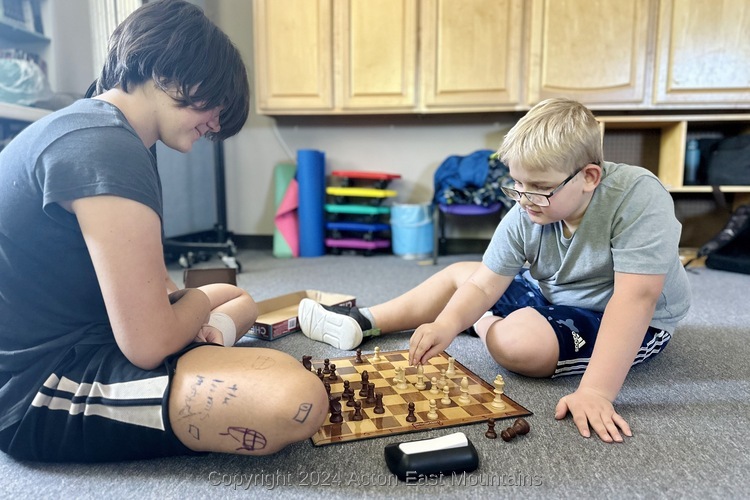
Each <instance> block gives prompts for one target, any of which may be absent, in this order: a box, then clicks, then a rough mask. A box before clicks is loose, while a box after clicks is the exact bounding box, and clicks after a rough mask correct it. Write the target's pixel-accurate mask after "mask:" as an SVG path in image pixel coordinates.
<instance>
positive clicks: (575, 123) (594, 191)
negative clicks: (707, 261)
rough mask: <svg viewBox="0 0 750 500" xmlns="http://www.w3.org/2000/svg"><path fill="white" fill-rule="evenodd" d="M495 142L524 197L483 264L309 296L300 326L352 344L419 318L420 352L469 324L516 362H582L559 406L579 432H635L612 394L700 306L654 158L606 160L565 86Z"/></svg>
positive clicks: (443, 343)
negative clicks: (386, 292)
mask: <svg viewBox="0 0 750 500" xmlns="http://www.w3.org/2000/svg"><path fill="white" fill-rule="evenodd" d="M498 154H499V156H500V159H501V160H502V161H503V163H505V164H506V165H507V166H508V168H509V169H510V176H511V177H512V179H513V180H514V185H513V186H512V187H510V186H509V187H506V188H504V189H503V190H504V192H505V194H506V195H507V196H509V197H510V198H512V199H514V200H516V201H517V204H516V205H515V206H514V207H513V208H512V209H511V210H510V211H509V213H508V214H507V215H506V216H505V217H503V219H502V221H501V222H500V224H499V225H498V227H497V229H496V231H495V234H494V235H493V237H492V240H491V242H490V244H489V246H488V248H487V250H486V251H485V253H484V256H483V258H482V262H481V263H480V262H461V263H457V264H453V265H451V266H449V267H447V268H445V269H443V270H442V271H440V272H438V273H437V274H435V275H434V276H432V277H430V278H429V279H428V280H426V281H425V282H424V283H422V284H420V285H418V286H417V287H415V288H414V289H412V290H410V291H408V292H406V293H404V294H403V295H401V296H399V297H397V298H395V299H393V300H390V301H388V302H385V303H383V304H379V305H376V306H373V307H371V308H367V309H363V308H361V309H358V310H356V309H355V310H352V311H350V312H346V311H339V312H334V311H330V310H327V309H325V308H323V307H322V306H320V305H318V304H316V303H314V302H305V303H303V304H301V305H300V322H301V325H302V328H303V332H304V333H305V334H306V335H307V336H308V337H310V338H312V339H315V340H321V339H323V332H325V333H326V341H328V339H329V338H331V336H334V337H336V338H338V339H339V340H343V341H344V342H340V344H341V345H342V348H353V347H355V346H353V345H352V344H354V343H357V344H358V343H359V342H360V341H361V339H362V336H363V334H364V335H366V333H367V331H369V330H370V329H375V328H376V329H379V330H381V331H382V332H383V333H388V332H396V331H402V330H406V329H410V328H416V331H415V332H414V334H413V335H412V337H411V339H410V343H409V344H410V346H409V351H410V359H411V362H412V363H414V364H418V363H424V362H425V361H427V360H428V359H429V358H431V357H432V356H434V355H436V354H437V353H439V352H441V351H443V350H444V349H446V348H447V347H448V346H449V345H450V343H451V342H452V340H453V339H454V338H455V337H456V336H457V335H458V334H459V333H460V332H462V331H464V330H466V329H467V328H469V327H471V326H472V325H473V326H474V329H475V331H476V333H477V334H478V335H479V337H480V338H481V339H482V340H483V342H484V343H485V345H486V347H487V350H488V352H489V353H490V355H491V356H492V357H493V358H494V359H495V361H497V363H498V364H499V365H501V366H503V367H504V368H506V369H508V370H511V371H514V372H517V373H520V374H523V375H527V376H531V377H557V376H562V375H575V374H583V376H582V377H581V381H580V384H579V386H578V389H577V390H576V391H575V392H573V393H572V394H569V395H567V396H565V397H563V398H562V399H560V401H559V402H558V403H557V406H556V408H555V412H554V415H555V418H557V419H562V418H564V417H565V416H566V415H567V414H568V413H570V414H571V415H572V417H573V421H574V422H575V425H576V427H577V428H578V431H579V432H580V434H581V435H582V436H585V437H588V436H590V432H591V429H593V430H594V432H595V433H596V434H597V435H598V436H599V437H600V438H601V439H602V440H603V441H607V442H613V441H615V442H620V441H622V439H623V438H622V435H621V433H622V434H625V435H626V436H630V435H632V432H631V429H630V427H629V425H628V423H627V422H626V421H625V419H623V418H622V416H620V415H619V414H618V413H617V412H616V411H615V409H614V406H613V401H614V400H615V398H616V397H617V394H618V393H619V391H620V388H621V387H622V385H623V382H624V380H625V377H626V375H627V374H628V371H629V370H630V367H631V366H633V365H635V364H638V363H640V362H642V361H644V360H646V359H648V358H649V357H651V356H653V355H655V354H657V353H659V352H661V350H662V349H663V348H664V347H665V345H666V344H667V342H668V341H669V339H670V338H671V335H672V333H673V332H674V329H675V326H676V324H677V322H678V321H679V320H680V319H682V318H683V317H684V316H685V315H686V314H687V311H688V308H689V305H690V293H689V284H688V282H687V276H686V274H685V271H684V269H683V267H682V265H681V264H680V260H679V256H678V242H679V238H680V231H681V226H680V223H679V222H678V221H677V220H676V218H675V214H674V207H673V203H672V199H671V196H670V194H669V193H668V192H667V190H666V189H665V188H664V186H662V184H661V183H660V182H659V180H658V179H657V178H656V177H655V176H654V175H653V174H652V173H651V172H649V171H648V170H646V169H643V168H640V167H635V166H630V165H625V164H615V163H611V162H606V161H603V155H602V143H601V132H600V129H599V124H598V122H597V120H596V119H595V117H594V116H593V114H592V113H591V112H590V111H589V110H588V109H587V108H586V107H585V106H583V105H581V104H580V103H578V102H575V101H572V100H569V99H562V98H557V99H549V100H546V101H544V102H542V103H540V104H538V105H537V106H535V107H534V108H533V109H531V110H530V111H529V112H528V113H527V114H526V116H524V117H523V118H522V119H521V120H520V121H519V122H518V123H517V124H516V125H515V126H514V127H513V128H512V129H511V130H510V131H509V133H508V134H507V136H506V137H505V140H504V141H503V144H502V146H501V147H500V150H499V151H498ZM425 297H431V298H433V300H430V301H426V300H425ZM342 312H343V313H344V314H341V313H342ZM347 342H348V344H347Z"/></svg>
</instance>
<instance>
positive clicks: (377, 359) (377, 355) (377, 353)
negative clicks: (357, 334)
mask: <svg viewBox="0 0 750 500" xmlns="http://www.w3.org/2000/svg"><path fill="white" fill-rule="evenodd" d="M373 351H374V354H375V355H374V356H373V357H372V361H373V362H374V363H378V362H380V347H376V348H375V349H374V350H373Z"/></svg>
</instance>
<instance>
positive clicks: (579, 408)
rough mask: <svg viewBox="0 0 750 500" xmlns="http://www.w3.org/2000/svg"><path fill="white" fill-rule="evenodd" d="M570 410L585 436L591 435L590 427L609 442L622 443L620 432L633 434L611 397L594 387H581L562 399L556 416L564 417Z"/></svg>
mask: <svg viewBox="0 0 750 500" xmlns="http://www.w3.org/2000/svg"><path fill="white" fill-rule="evenodd" d="M568 412H570V414H571V415H572V416H573V422H574V423H575V424H576V427H578V432H580V433H581V436H583V437H590V436H591V432H590V430H589V427H591V429H593V430H594V432H596V434H597V435H598V436H599V438H600V439H601V440H602V441H604V442H607V443H612V442H616V443H621V442H622V435H621V434H620V432H622V433H623V434H625V435H626V436H632V435H633V433H632V432H631V430H630V426H629V425H628V423H627V422H626V421H625V419H624V418H622V417H621V416H620V415H619V414H618V413H617V412H615V408H614V406H612V403H611V402H610V401H609V399H607V398H605V397H604V396H602V395H601V394H599V393H598V392H596V391H594V390H592V389H580V388H579V389H578V390H577V391H576V392H574V393H573V394H568V395H567V396H565V397H563V398H562V399H560V401H559V402H558V403H557V407H556V408H555V418H556V419H558V420H560V419H563V418H565V415H567V414H568Z"/></svg>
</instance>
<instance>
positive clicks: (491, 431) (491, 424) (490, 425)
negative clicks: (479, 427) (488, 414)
mask: <svg viewBox="0 0 750 500" xmlns="http://www.w3.org/2000/svg"><path fill="white" fill-rule="evenodd" d="M484 435H485V437H486V438H488V439H496V438H497V432H495V419H494V418H490V419H487V432H485V433H484Z"/></svg>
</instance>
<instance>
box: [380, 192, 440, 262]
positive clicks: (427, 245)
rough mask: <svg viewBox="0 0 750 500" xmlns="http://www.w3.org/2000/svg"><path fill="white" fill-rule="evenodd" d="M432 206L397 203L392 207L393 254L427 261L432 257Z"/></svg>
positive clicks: (427, 204)
mask: <svg viewBox="0 0 750 500" xmlns="http://www.w3.org/2000/svg"><path fill="white" fill-rule="evenodd" d="M434 230H435V228H434V224H433V221H432V204H430V203H421V204H407V203H403V204H402V203H396V204H394V205H393V206H392V207H391V241H392V244H393V253H394V254H396V255H399V256H401V257H402V258H404V259H415V260H416V259H427V258H430V257H431V256H432V245H433V243H434V242H433V231H434Z"/></svg>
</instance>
